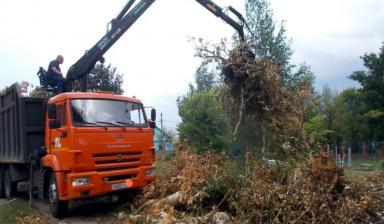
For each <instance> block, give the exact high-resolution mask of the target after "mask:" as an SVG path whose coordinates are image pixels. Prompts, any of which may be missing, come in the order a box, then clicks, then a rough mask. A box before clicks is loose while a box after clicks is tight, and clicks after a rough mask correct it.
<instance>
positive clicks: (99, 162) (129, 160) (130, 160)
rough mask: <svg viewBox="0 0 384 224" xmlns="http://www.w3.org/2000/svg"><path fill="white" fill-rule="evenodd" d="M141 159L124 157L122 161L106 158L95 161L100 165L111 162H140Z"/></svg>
mask: <svg viewBox="0 0 384 224" xmlns="http://www.w3.org/2000/svg"><path fill="white" fill-rule="evenodd" d="M139 161H140V159H139V158H138V159H123V160H121V161H118V160H116V159H115V160H105V161H95V164H97V165H100V164H111V163H130V162H139Z"/></svg>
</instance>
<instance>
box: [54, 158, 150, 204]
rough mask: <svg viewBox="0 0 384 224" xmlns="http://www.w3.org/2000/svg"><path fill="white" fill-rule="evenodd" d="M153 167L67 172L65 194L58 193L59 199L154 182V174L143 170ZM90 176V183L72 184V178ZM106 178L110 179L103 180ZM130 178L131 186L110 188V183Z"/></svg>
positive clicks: (82, 196)
mask: <svg viewBox="0 0 384 224" xmlns="http://www.w3.org/2000/svg"><path fill="white" fill-rule="evenodd" d="M150 169H155V166H152V165H150V166H141V167H138V168H128V169H119V170H111V171H84V172H76V173H68V174H67V178H66V180H67V181H65V182H66V188H67V194H59V199H60V200H71V199H81V198H90V197H96V196H102V195H106V194H108V193H113V192H119V191H123V190H129V189H140V188H143V187H145V186H147V185H149V184H156V176H150V177H146V175H145V172H146V171H147V170H150ZM82 177H90V184H89V185H84V186H72V178H82ZM105 178H108V179H110V180H111V181H107V182H106V181H105V180H106V179H105ZM126 179H131V180H132V182H133V185H132V186H131V187H126V188H121V189H116V190H112V185H114V184H122V183H125V180H126Z"/></svg>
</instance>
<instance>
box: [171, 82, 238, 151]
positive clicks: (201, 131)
mask: <svg viewBox="0 0 384 224" xmlns="http://www.w3.org/2000/svg"><path fill="white" fill-rule="evenodd" d="M177 104H178V108H179V115H180V117H181V120H182V123H180V124H179V125H178V127H177V131H178V132H179V135H180V140H181V141H183V140H184V139H186V138H187V139H188V141H189V143H190V144H191V146H193V147H196V148H197V149H198V150H199V151H200V152H201V151H205V150H207V149H209V145H210V143H212V147H213V148H214V149H218V150H221V149H225V148H226V146H228V145H229V143H230V142H231V136H230V133H229V132H228V128H227V127H228V126H230V123H229V119H228V115H227V114H226V113H225V112H224V111H223V110H220V109H219V108H220V107H221V104H220V102H219V101H218V100H217V99H216V94H215V93H214V92H213V90H209V91H208V92H195V93H193V94H191V95H189V96H187V97H184V98H181V97H179V99H178V101H177Z"/></svg>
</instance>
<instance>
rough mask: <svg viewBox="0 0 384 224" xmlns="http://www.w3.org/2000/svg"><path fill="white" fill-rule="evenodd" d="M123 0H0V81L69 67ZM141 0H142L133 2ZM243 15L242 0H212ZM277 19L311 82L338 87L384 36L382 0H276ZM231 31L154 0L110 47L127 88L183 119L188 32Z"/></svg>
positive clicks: (195, 12)
mask: <svg viewBox="0 0 384 224" xmlns="http://www.w3.org/2000/svg"><path fill="white" fill-rule="evenodd" d="M126 2H127V0H113V1H102V0H81V1H78V0H66V1H58V0H35V1H30V0H14V1H0V29H1V31H0V89H3V88H4V87H5V86H10V85H12V84H13V83H14V82H20V81H22V80H26V81H29V82H30V83H33V84H34V85H38V84H39V81H38V77H37V75H36V73H37V71H38V68H39V67H44V68H47V66H48V63H49V62H50V61H51V60H53V59H55V58H56V56H57V55H58V54H62V55H63V56H64V63H63V64H62V65H61V66H60V67H61V70H62V72H63V73H64V74H66V73H67V70H68V68H69V67H70V66H71V65H72V64H74V63H75V62H76V61H77V60H78V59H79V58H80V57H81V56H82V55H83V54H84V52H85V51H86V50H88V49H90V48H92V47H93V46H94V45H95V44H96V43H97V42H98V41H99V40H100V39H101V37H102V36H103V35H105V33H106V29H107V26H106V24H107V23H108V22H109V21H111V19H112V18H114V17H115V16H116V15H117V14H118V13H119V11H120V10H121V8H122V7H123V6H124V5H125V3H126ZM136 2H139V1H136ZM214 2H215V3H216V4H217V5H219V6H221V7H224V6H228V5H231V6H233V7H234V8H236V9H237V10H238V11H239V12H241V13H242V14H243V15H245V8H244V1H243V0H215V1H214ZM270 2H271V7H272V9H273V10H274V13H275V17H274V19H275V20H276V22H278V23H279V22H280V21H281V20H285V21H286V30H287V32H286V35H287V36H288V37H289V38H292V40H293V42H292V46H291V47H292V50H293V51H294V54H293V57H292V63H293V64H297V65H299V64H301V63H303V62H305V63H307V64H309V65H310V66H311V68H312V71H313V72H314V74H315V75H316V83H315V87H316V89H317V90H319V91H321V89H322V87H323V85H324V84H328V85H330V87H331V88H333V89H337V90H338V91H342V90H343V89H346V88H349V87H358V84H357V83H356V82H354V81H352V80H349V79H348V78H347V76H349V75H350V74H351V73H352V72H353V71H357V70H364V69H365V68H364V66H363V63H362V60H361V59H360V56H362V55H364V54H365V53H371V52H378V51H379V48H380V47H381V46H382V45H383V44H382V42H383V41H384V29H382V28H380V27H382V26H383V25H382V24H383V22H384V13H382V12H383V11H384V1H382V0H366V1H363V0H359V1H357V0H338V1H331V0H322V1H308V0H271V1H270ZM233 33H234V30H233V28H232V27H231V26H229V25H228V24H225V23H224V22H223V21H222V20H220V19H218V18H216V17H215V16H214V15H213V14H211V13H210V12H209V11H207V10H206V9H205V8H203V7H202V6H201V5H200V4H198V3H197V2H196V1H194V0H157V1H156V2H155V3H154V4H153V5H152V6H151V7H150V8H149V9H148V10H147V11H146V12H145V13H144V14H143V16H141V17H140V18H139V20H138V21H137V22H136V23H135V24H134V25H133V26H132V27H131V28H130V29H129V30H128V31H127V32H126V33H125V34H124V35H123V36H122V37H121V38H120V39H119V40H118V41H117V42H116V43H115V44H114V45H113V46H112V47H111V49H110V50H109V51H108V52H107V53H106V54H105V55H104V58H105V59H106V62H105V63H106V64H107V65H108V64H109V63H111V64H112V66H113V67H116V68H117V72H118V73H120V74H124V79H123V81H124V83H123V89H124V91H125V92H124V95H125V96H136V97H137V98H139V99H141V100H142V102H143V103H144V105H145V106H153V107H155V108H156V110H157V115H158V116H157V122H158V125H159V126H160V114H161V113H162V114H163V120H164V122H163V125H164V126H166V127H168V128H171V129H175V128H176V125H177V124H178V123H179V122H180V121H181V119H180V117H179V116H178V110H177V106H176V99H177V97H178V96H182V95H185V94H186V93H187V91H188V84H189V83H191V82H193V81H194V73H195V71H196V69H197V67H198V66H199V64H200V59H198V58H196V57H195V56H194V54H195V50H194V45H193V44H192V43H191V42H188V37H189V36H193V37H197V38H203V39H204V40H208V41H210V42H211V43H218V42H220V40H221V38H223V37H228V38H230V37H231V36H232V34H233Z"/></svg>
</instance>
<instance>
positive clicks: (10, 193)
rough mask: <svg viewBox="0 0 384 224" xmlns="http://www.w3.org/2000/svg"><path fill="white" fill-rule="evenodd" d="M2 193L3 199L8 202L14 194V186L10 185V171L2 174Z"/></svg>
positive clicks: (13, 184)
mask: <svg viewBox="0 0 384 224" xmlns="http://www.w3.org/2000/svg"><path fill="white" fill-rule="evenodd" d="M3 184H4V192H5V197H6V198H7V199H8V200H11V199H12V198H13V197H14V196H15V193H16V184H15V183H12V178H11V171H10V170H9V169H7V170H6V171H5V173H4V183H3Z"/></svg>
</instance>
